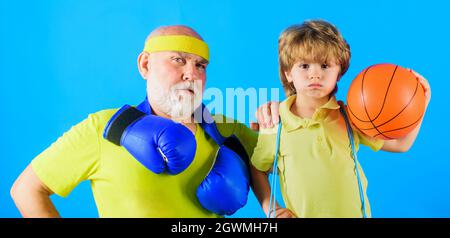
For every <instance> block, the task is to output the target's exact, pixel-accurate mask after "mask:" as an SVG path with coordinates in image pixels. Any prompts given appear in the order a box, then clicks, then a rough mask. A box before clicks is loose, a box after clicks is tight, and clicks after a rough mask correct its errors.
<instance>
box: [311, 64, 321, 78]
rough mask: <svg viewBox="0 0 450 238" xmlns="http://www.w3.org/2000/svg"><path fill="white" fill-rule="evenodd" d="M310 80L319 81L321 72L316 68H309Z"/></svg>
mask: <svg viewBox="0 0 450 238" xmlns="http://www.w3.org/2000/svg"><path fill="white" fill-rule="evenodd" d="M309 78H310V79H320V78H321V72H320V69H319V68H318V67H315V66H314V67H311V70H310V73H309Z"/></svg>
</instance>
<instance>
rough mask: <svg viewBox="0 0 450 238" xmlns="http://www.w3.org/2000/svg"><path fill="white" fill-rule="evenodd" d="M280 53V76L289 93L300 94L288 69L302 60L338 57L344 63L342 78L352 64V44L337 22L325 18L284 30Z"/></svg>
mask: <svg viewBox="0 0 450 238" xmlns="http://www.w3.org/2000/svg"><path fill="white" fill-rule="evenodd" d="M278 55H279V64H280V79H281V82H282V84H283V87H284V91H285V93H286V96H291V95H293V94H296V91H295V88H294V85H293V84H292V83H289V82H288V80H287V78H286V75H285V72H290V70H291V69H292V66H293V65H294V64H295V63H296V62H298V61H299V60H302V61H305V62H306V63H330V61H332V60H334V61H335V63H337V64H339V65H340V66H341V70H340V73H339V77H341V76H342V75H344V74H345V72H346V71H347V69H348V67H349V65H350V46H349V45H348V43H347V41H345V39H344V38H343V37H342V35H341V33H340V32H339V31H338V29H337V28H336V27H335V26H334V25H333V24H331V23H329V22H326V21H323V20H310V21H305V22H304V23H303V24H300V25H293V26H290V27H289V28H287V29H286V30H284V31H283V33H281V35H280V38H279V39H278ZM336 90H337V88H336V89H335V91H336ZM335 91H334V92H333V93H335Z"/></svg>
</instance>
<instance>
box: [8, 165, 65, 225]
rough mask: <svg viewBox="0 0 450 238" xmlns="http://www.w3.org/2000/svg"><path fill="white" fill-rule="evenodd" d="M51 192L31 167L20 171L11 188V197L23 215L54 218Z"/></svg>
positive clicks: (56, 212)
mask: <svg viewBox="0 0 450 238" xmlns="http://www.w3.org/2000/svg"><path fill="white" fill-rule="evenodd" d="M51 194H53V192H52V191H51V190H50V189H49V188H47V186H45V185H44V184H43V183H42V182H41V180H40V179H39V178H38V176H37V175H36V173H35V172H34V171H33V169H32V168H31V165H28V167H27V168H26V169H25V170H24V171H23V172H22V174H21V175H20V176H19V177H18V178H17V180H16V181H15V182H14V185H13V186H12V188H11V197H12V199H13V200H14V203H15V204H16V206H17V208H18V209H19V211H20V213H21V214H22V216H23V217H26V218H27V217H38V218H55V217H59V213H58V211H56V208H55V206H54V205H53V203H52V201H51V200H50V195H51Z"/></svg>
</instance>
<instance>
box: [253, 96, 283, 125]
mask: <svg viewBox="0 0 450 238" xmlns="http://www.w3.org/2000/svg"><path fill="white" fill-rule="evenodd" d="M279 106H280V102H267V103H266V104H263V105H261V106H260V107H259V108H258V110H256V113H255V117H256V120H257V121H258V125H259V129H264V128H272V127H274V125H276V124H278V123H279V118H280V112H279ZM252 129H253V125H252Z"/></svg>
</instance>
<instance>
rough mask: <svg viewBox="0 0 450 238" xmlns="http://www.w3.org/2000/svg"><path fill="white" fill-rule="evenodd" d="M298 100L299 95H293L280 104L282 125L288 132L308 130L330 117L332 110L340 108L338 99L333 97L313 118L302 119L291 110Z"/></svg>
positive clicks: (317, 110)
mask: <svg viewBox="0 0 450 238" xmlns="http://www.w3.org/2000/svg"><path fill="white" fill-rule="evenodd" d="M296 98H297V95H292V96H290V97H288V98H287V99H286V100H284V101H283V102H282V103H281V104H280V116H281V123H283V126H284V127H285V128H286V129H287V131H288V132H289V131H293V130H295V129H298V128H308V127H312V126H315V125H318V124H320V122H321V121H323V120H324V119H325V118H326V117H327V116H328V112H329V111H330V110H336V109H339V108H340V106H339V104H338V103H337V102H336V97H335V96H333V97H331V98H330V100H328V102H326V103H325V104H323V105H322V106H320V107H319V108H318V109H316V111H315V112H314V114H313V116H312V118H301V117H298V116H296V115H294V113H292V112H291V110H290V108H291V106H292V104H294V103H295V99H296Z"/></svg>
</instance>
